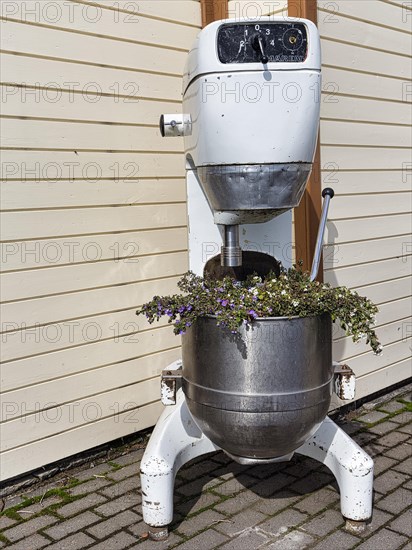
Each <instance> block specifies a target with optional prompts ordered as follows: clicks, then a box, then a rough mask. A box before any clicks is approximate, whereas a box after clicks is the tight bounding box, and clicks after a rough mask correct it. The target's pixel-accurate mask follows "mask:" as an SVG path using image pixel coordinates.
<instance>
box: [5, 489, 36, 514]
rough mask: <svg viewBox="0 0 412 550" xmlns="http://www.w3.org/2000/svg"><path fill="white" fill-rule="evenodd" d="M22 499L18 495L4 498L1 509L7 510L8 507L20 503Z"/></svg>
mask: <svg viewBox="0 0 412 550" xmlns="http://www.w3.org/2000/svg"><path fill="white" fill-rule="evenodd" d="M42 494H43V493H42ZM22 501H23V499H22V497H21V496H20V495H19V496H16V497H8V498H5V499H4V501H3V504H4V508H3V510H9V509H10V508H14V507H15V506H18V505H19V504H21V503H22Z"/></svg>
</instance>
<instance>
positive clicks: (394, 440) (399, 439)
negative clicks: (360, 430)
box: [379, 431, 409, 447]
mask: <svg viewBox="0 0 412 550" xmlns="http://www.w3.org/2000/svg"><path fill="white" fill-rule="evenodd" d="M407 439H409V436H408V434H403V433H401V432H398V431H396V432H391V433H389V434H388V435H385V436H384V437H381V438H379V445H384V446H385V447H394V446H395V445H399V443H403V442H404V441H406V440H407Z"/></svg>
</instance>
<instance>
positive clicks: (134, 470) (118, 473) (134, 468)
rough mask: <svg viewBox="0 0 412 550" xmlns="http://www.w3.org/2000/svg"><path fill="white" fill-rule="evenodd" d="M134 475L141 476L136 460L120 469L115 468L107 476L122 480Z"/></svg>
mask: <svg viewBox="0 0 412 550" xmlns="http://www.w3.org/2000/svg"><path fill="white" fill-rule="evenodd" d="M132 476H136V477H139V465H138V464H136V463H135V462H134V463H133V464H129V465H128V466H124V467H123V468H120V470H115V471H114V472H113V471H112V472H109V473H108V474H107V477H109V478H110V479H113V480H114V481H121V480H122V479H126V478H128V477H132Z"/></svg>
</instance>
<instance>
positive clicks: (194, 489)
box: [175, 476, 244, 497]
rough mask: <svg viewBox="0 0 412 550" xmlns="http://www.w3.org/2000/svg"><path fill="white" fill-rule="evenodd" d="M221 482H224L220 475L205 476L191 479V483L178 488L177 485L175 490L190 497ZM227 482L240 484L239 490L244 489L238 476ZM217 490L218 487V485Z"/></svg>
mask: <svg viewBox="0 0 412 550" xmlns="http://www.w3.org/2000/svg"><path fill="white" fill-rule="evenodd" d="M183 483H184V481H183ZM219 483H222V480H221V479H219V478H218V477H216V478H212V479H211V478H209V477H207V476H203V477H199V478H198V479H196V480H195V481H191V482H190V483H184V484H183V485H181V486H180V487H178V488H177V489H176V487H175V491H176V492H177V493H179V494H181V495H184V496H187V497H189V496H192V495H198V494H200V493H202V492H203V491H206V490H207V489H211V488H212V487H216V486H217V485H219ZM227 483H233V485H239V486H240V488H239V489H238V490H239V491H240V490H241V489H244V486H242V485H241V484H240V482H239V481H237V480H236V478H233V479H231V480H230V481H229V482H227ZM216 490H217V487H216Z"/></svg>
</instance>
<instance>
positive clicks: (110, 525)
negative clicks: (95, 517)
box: [87, 510, 140, 539]
mask: <svg viewBox="0 0 412 550" xmlns="http://www.w3.org/2000/svg"><path fill="white" fill-rule="evenodd" d="M139 519H140V518H139V516H138V515H137V514H135V513H134V512H132V511H131V510H126V511H125V512H122V513H121V514H116V515H115V516H113V517H112V518H110V519H107V520H105V521H101V522H100V523H97V524H96V525H94V526H93V527H90V528H89V529H87V532H88V533H89V534H90V535H93V537H96V538H97V539H104V538H106V537H107V536H109V535H111V534H112V533H115V532H116V531H120V529H123V527H127V526H128V525H132V524H133V523H136V522H137V521H138V520H139Z"/></svg>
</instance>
